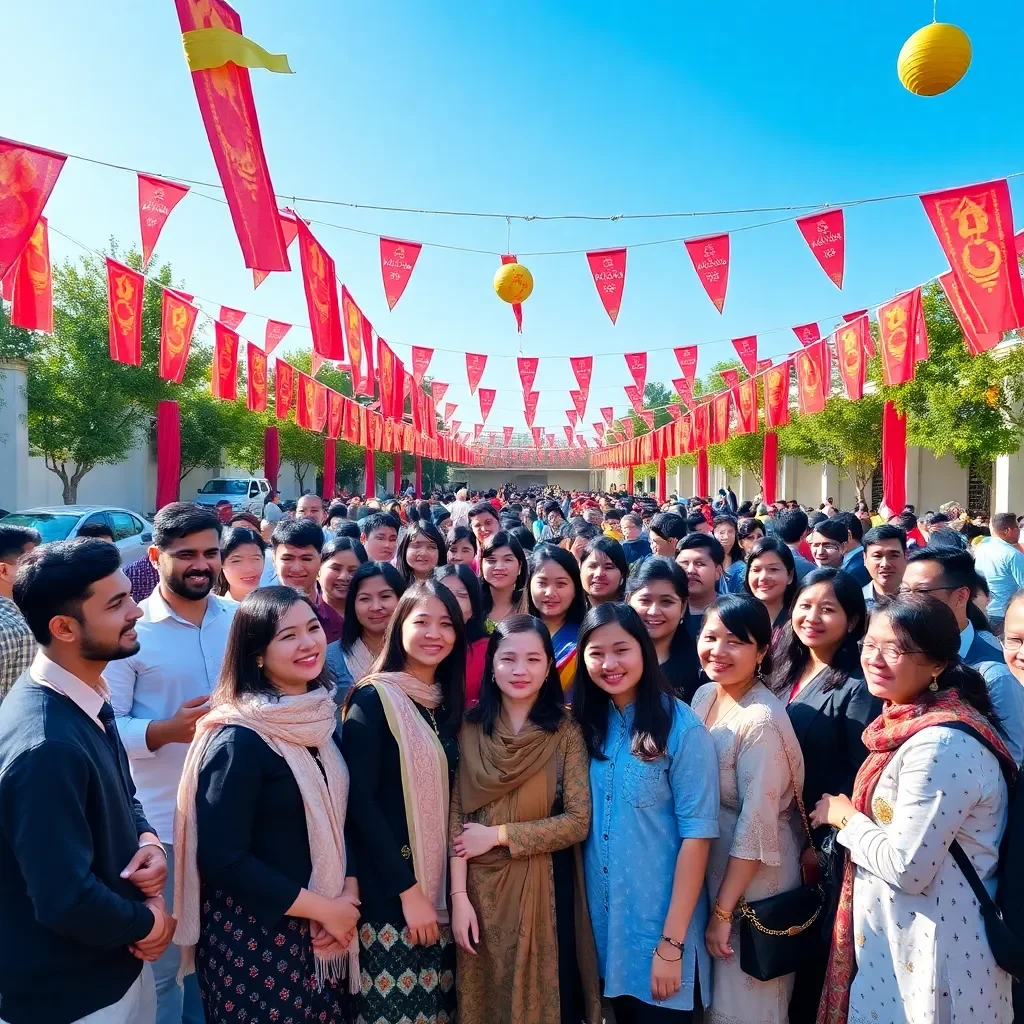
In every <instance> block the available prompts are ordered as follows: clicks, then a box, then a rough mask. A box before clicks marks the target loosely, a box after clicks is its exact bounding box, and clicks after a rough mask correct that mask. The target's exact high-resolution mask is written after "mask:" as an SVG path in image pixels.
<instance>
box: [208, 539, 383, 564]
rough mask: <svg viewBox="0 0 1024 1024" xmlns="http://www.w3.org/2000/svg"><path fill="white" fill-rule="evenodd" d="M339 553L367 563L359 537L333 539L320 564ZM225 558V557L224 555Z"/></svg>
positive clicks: (324, 550) (327, 544) (322, 552)
mask: <svg viewBox="0 0 1024 1024" xmlns="http://www.w3.org/2000/svg"><path fill="white" fill-rule="evenodd" d="M339 551H351V552H352V553H353V554H354V555H355V556H356V558H357V559H358V560H359V564H360V565H362V564H363V563H364V562H365V561H366V548H364V547H363V545H362V543H361V542H360V540H359V538H358V537H344V536H342V537H332V538H331V539H330V540H329V541H328V542H327V543H326V544H325V545H324V546H323V548H321V550H320V564H321V565H324V564H326V563H327V562H329V561H330V560H331V559H332V558H333V557H334V556H335V555H336V554H338V552H339ZM222 557H223V555H222Z"/></svg>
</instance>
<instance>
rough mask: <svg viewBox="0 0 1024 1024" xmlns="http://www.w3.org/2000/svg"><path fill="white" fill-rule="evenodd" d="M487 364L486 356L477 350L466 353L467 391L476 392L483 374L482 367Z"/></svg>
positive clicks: (472, 393) (473, 393)
mask: <svg viewBox="0 0 1024 1024" xmlns="http://www.w3.org/2000/svg"><path fill="white" fill-rule="evenodd" d="M486 365H487V356H485V355H481V354H480V353H478V352H467V353H466V379H467V380H468V381H469V393H470V394H471V395H475V394H476V389H477V386H478V385H479V384H480V378H481V377H483V375H484V367H485V366H486Z"/></svg>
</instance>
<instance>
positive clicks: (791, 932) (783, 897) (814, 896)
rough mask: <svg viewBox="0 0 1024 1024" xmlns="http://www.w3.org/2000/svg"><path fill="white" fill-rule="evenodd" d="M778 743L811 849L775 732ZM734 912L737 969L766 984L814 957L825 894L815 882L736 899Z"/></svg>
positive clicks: (798, 801) (802, 814) (806, 825)
mask: <svg viewBox="0 0 1024 1024" xmlns="http://www.w3.org/2000/svg"><path fill="white" fill-rule="evenodd" d="M772 724H773V725H774V723H772ZM776 732H778V730H777V729H776ZM779 739H780V740H781V742H782V751H783V753H784V754H785V755H786V762H787V764H789V777H790V780H791V781H792V784H793V797H794V799H795V800H796V805H797V807H798V808H799V809H800V819H801V821H802V822H803V826H804V833H805V834H806V836H807V843H808V845H809V846H811V847H812V848H813V845H814V844H813V842H812V840H811V826H810V823H809V822H808V820H807V812H806V811H805V810H804V802H803V799H802V798H801V796H800V793H799V792H798V791H797V787H796V777H795V776H794V774H793V765H792V763H790V761H789V752H788V751H787V750H786V741H785V740H784V739H783V737H782V734H781V733H779ZM805 849H806V847H805ZM737 910H738V911H739V915H740V919H739V933H740V970H742V971H743V973H744V974H748V975H750V977H751V978H757V980H758V981H771V980H772V979H773V978H781V977H782V976H783V975H786V974H792V973H793V972H794V971H795V970H796V969H797V968H798V967H800V966H801V965H802V964H804V963H807V962H809V961H812V960H814V959H815V958H816V957H817V955H818V952H819V950H820V949H821V941H822V940H821V932H820V930H819V929H818V928H815V927H814V923H815V921H817V920H818V918H819V917H820V916H821V915H822V913H823V912H824V910H825V890H824V888H823V886H821V885H820V884H818V885H806V884H805V885H801V886H799V887H798V888H796V889H791V890H790V891H789V892H780V893H779V894H778V895H776V896H767V897H765V898H764V899H761V900H754V901H753V902H749V903H748V902H747V901H746V900H745V899H740V901H739V904H738V905H737Z"/></svg>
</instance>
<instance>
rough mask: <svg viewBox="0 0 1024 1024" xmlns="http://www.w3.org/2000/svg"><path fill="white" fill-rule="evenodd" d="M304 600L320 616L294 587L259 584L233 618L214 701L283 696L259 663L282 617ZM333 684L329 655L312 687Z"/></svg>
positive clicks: (275, 698)
mask: <svg viewBox="0 0 1024 1024" xmlns="http://www.w3.org/2000/svg"><path fill="white" fill-rule="evenodd" d="M300 603H301V604H305V605H306V606H307V607H308V608H309V610H310V612H311V613H312V614H313V615H316V609H315V608H314V607H313V603H312V602H311V601H310V600H309V598H308V597H306V596H305V594H301V593H299V591H297V590H294V589H293V588H292V587H258V588H257V589H256V590H254V591H252V592H251V593H249V594H247V595H246V596H245V598H244V600H243V601H242V603H241V604H240V605H239V606H238V610H237V611H236V612H235V617H234V619H232V620H231V630H230V632H229V633H228V642H227V647H226V648H225V651H224V661H223V662H222V663H221V668H220V678H219V679H218V680H217V686H216V688H215V689H214V691H213V694H212V695H211V697H210V703H211V704H227V703H231V702H233V701H236V700H238V698H239V697H243V696H245V695H246V694H249V693H258V694H262V695H263V696H265V697H270V698H271V699H273V700H278V699H280V697H281V694H280V692H279V691H278V689H277V687H276V686H274V684H273V683H272V682H271V681H270V680H269V679H268V678H267V677H266V674H265V673H264V671H263V669H262V668H261V667H260V664H259V662H260V659H261V658H262V657H263V654H264V653H265V652H266V649H267V648H268V647H269V646H270V643H271V641H272V640H273V639H274V637H275V636H276V635H277V631H278V629H279V628H280V622H281V619H282V618H283V617H284V615H285V614H286V613H287V612H288V610H289V609H290V608H292V607H294V606H295V605H297V604H300ZM333 685H334V684H333V683H332V682H331V673H330V670H329V669H328V668H327V659H326V658H325V659H324V664H323V667H322V668H321V669H320V675H318V676H317V677H316V679H314V680H312V681H311V682H310V684H309V689H311V690H313V689H315V688H316V687H318V686H322V687H324V688H325V689H328V690H329V689H331V688H332V687H333Z"/></svg>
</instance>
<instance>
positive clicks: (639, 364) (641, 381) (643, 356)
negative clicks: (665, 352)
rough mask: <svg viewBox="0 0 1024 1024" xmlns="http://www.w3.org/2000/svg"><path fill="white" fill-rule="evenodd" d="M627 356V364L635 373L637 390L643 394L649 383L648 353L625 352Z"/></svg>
mask: <svg viewBox="0 0 1024 1024" xmlns="http://www.w3.org/2000/svg"><path fill="white" fill-rule="evenodd" d="M625 358H626V366H627V367H628V368H629V372H630V373H631V374H632V375H633V381H634V382H635V383H636V388H637V391H639V392H640V394H641V395H642V394H643V393H644V387H645V385H646V383H647V353H646V352H627V353H626V354H625Z"/></svg>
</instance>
